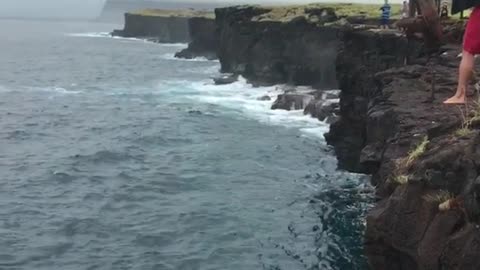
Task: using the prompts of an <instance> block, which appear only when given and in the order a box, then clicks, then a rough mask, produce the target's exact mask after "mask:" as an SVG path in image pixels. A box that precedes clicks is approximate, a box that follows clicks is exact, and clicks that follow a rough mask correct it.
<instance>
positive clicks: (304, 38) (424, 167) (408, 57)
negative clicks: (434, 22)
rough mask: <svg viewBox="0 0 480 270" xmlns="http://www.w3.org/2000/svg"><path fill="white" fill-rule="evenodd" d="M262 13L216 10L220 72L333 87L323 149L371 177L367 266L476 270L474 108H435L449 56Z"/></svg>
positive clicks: (452, 52)
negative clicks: (334, 113)
mask: <svg viewBox="0 0 480 270" xmlns="http://www.w3.org/2000/svg"><path fill="white" fill-rule="evenodd" d="M310 12H312V11H311V10H310ZM271 13H272V11H271V9H268V8H259V7H232V8H224V9H217V10H216V20H217V28H218V31H219V40H220V43H219V44H220V45H219V51H218V55H219V58H220V62H221V64H222V71H224V72H231V73H236V74H241V75H243V76H245V77H246V78H247V79H249V80H250V81H251V82H253V83H258V84H276V83H287V84H293V85H309V86H313V87H314V88H316V89H329V88H334V87H339V88H340V89H341V94H340V111H339V120H338V121H336V122H334V123H333V124H332V125H331V131H330V132H329V133H328V134H326V139H327V141H328V142H329V143H330V144H331V145H333V147H334V149H335V152H336V154H337V156H338V160H339V166H340V167H341V168H343V169H346V170H349V171H354V172H362V173H368V174H372V183H373V184H374V185H375V186H376V187H377V195H378V201H377V203H376V206H375V207H374V208H373V209H372V210H371V211H370V213H369V215H368V218H367V230H366V234H365V251H366V255H367V257H368V260H369V263H370V266H371V268H372V269H378V270H384V269H394V270H397V269H398V270H400V269H401V270H407V269H408V270H411V269H413V270H414V269H480V260H478V257H479V256H480V230H479V226H478V222H479V217H480V207H479V200H480V198H479V197H478V196H479V194H480V193H479V192H480V177H479V173H480V162H479V161H478V160H480V159H479V158H480V132H479V131H478V130H477V127H478V126H479V119H480V109H479V108H478V106H477V105H473V106H470V107H467V108H465V107H455V106H453V107H452V106H444V105H443V104H442V102H441V101H442V100H443V99H444V98H446V97H447V96H448V95H451V94H452V93H453V91H454V88H455V85H456V75H455V74H456V67H457V66H458V62H459V60H458V58H457V55H458V53H459V52H460V50H459V48H458V46H455V45H451V46H445V47H442V48H441V49H440V50H439V51H435V52H431V51H429V52H428V53H429V54H427V50H425V48H423V46H422V43H421V42H418V41H412V40H410V41H409V40H407V39H406V38H405V37H404V36H403V35H401V33H398V32H396V31H394V30H392V31H379V30H376V29H368V27H367V28H365V27H362V29H357V27H355V26H354V25H349V24H346V25H345V24H342V26H339V25H338V24H336V23H330V22H331V21H332V19H333V17H328V16H325V15H326V14H327V13H325V12H324V11H319V12H312V13H309V12H308V11H307V10H305V12H304V13H302V14H300V15H299V14H293V15H291V18H290V19H288V20H283V21H282V20H275V19H268V18H269V15H271ZM312 14H315V15H312ZM314 16H315V17H314ZM322 20H324V21H322ZM449 34H451V35H447V36H458V35H455V33H453V34H452V33H449ZM457 40H458V39H457ZM311 95H312V96H314V95H315V93H312V94H311ZM281 99H282V100H288V98H285V96H283V97H281ZM300 102H302V103H305V99H304V98H300ZM287 107H289V106H287Z"/></svg>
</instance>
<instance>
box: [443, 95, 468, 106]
mask: <svg viewBox="0 0 480 270" xmlns="http://www.w3.org/2000/svg"><path fill="white" fill-rule="evenodd" d="M443 104H465V96H463V95H462V96H459V97H458V96H453V97H451V98H449V99H447V100H445V101H444V102H443Z"/></svg>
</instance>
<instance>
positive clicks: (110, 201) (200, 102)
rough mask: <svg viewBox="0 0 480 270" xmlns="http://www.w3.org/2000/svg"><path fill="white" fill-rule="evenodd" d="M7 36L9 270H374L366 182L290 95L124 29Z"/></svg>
mask: <svg viewBox="0 0 480 270" xmlns="http://www.w3.org/2000/svg"><path fill="white" fill-rule="evenodd" d="M1 25H2V27H1V28H0V35H1V36H2V43H1V44H0V59H1V62H0V97H1V98H0V150H1V151H0V269H36V270H39V269H49V270H50V269H79V270H80V269H161V270H163V269H201V270H206V269H218V270H220V269H222V270H224V269H232V270H243V269H245V270H253V269H284V270H295V269H364V267H365V265H364V258H363V257H362V253H363V251H362V242H363V241H362V233H363V230H364V216H365V212H366V210H367V209H368V207H369V206H370V203H371V199H372V190H371V187H370V186H369V185H368V178H366V177H363V176H359V175H354V174H350V173H346V172H341V171H338V170H337V169H336V165H337V164H336V160H335V157H334V153H333V152H332V149H331V148H330V147H329V146H327V145H326V143H325V140H324V138H323V134H324V133H325V132H327V131H328V125H327V124H325V123H323V122H320V121H318V120H316V119H313V118H310V117H308V116H304V115H303V112H302V111H291V112H287V111H281V110H277V111H273V110H270V107H271V105H272V102H273V100H274V98H275V97H276V95H278V94H279V93H280V92H281V90H280V87H278V86H271V87H258V88H254V87H252V86H251V85H249V84H248V83H247V82H246V81H245V80H244V79H243V78H240V80H239V81H238V82H235V83H233V84H230V85H223V86H216V85H214V84H213V82H212V80H211V77H214V76H218V75H219V68H220V63H219V62H218V61H207V60H205V59H194V60H190V61H187V60H179V59H175V58H174V57H173V55H174V53H175V52H176V51H179V50H180V49H182V48H184V47H185V46H186V44H170V45H161V44H156V43H150V42H145V41H142V40H135V39H121V38H111V37H110V36H109V35H108V31H109V30H111V29H114V28H118V26H117V25H109V24H101V23H81V22H61V23H55V22H48V21H21V20H2V21H1ZM265 95H268V96H270V97H271V98H272V100H270V101H260V100H259V99H258V98H260V97H263V96H265Z"/></svg>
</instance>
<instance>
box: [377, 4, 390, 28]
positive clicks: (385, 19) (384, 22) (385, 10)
mask: <svg viewBox="0 0 480 270" xmlns="http://www.w3.org/2000/svg"><path fill="white" fill-rule="evenodd" d="M380 10H381V11H382V17H381V20H380V28H383V29H388V25H389V23H390V11H391V10H392V7H391V6H390V5H389V4H388V0H385V4H384V5H383V6H382V7H381V8H380Z"/></svg>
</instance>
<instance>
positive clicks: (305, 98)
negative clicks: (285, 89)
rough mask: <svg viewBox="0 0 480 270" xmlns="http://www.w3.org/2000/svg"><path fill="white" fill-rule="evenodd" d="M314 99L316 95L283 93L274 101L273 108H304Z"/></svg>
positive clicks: (288, 109)
mask: <svg viewBox="0 0 480 270" xmlns="http://www.w3.org/2000/svg"><path fill="white" fill-rule="evenodd" d="M313 99H314V96H313V95H309V94H298V93H285V94H281V95H278V97H277V99H276V100H275V102H274V103H273V105H272V110H279V109H280V110H287V111H290V110H303V109H304V108H305V107H306V106H307V105H308V104H309V103H310V101H312V100H313Z"/></svg>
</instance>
